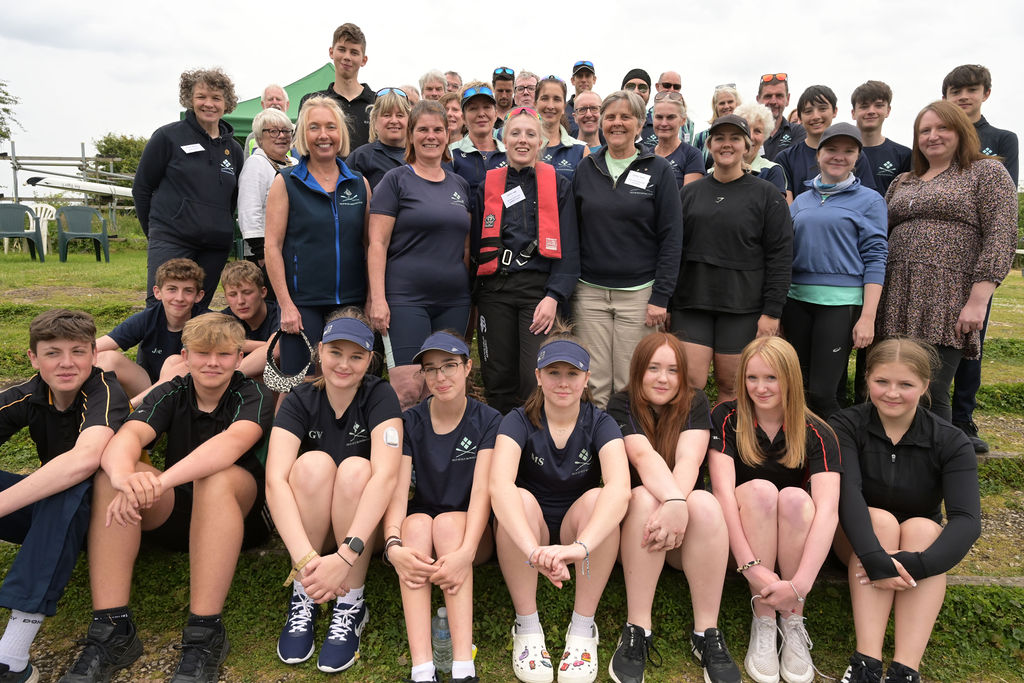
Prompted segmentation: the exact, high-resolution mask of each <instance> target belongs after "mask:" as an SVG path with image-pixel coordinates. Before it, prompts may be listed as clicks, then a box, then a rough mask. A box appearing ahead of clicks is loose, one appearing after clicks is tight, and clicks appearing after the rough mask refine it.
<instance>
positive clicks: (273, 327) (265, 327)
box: [221, 301, 281, 342]
mask: <svg viewBox="0 0 1024 683" xmlns="http://www.w3.org/2000/svg"><path fill="white" fill-rule="evenodd" d="M266 304H267V315H266V317H265V318H263V322H262V323H260V325H259V327H257V328H255V329H253V328H251V327H249V323H247V322H245V321H244V320H242V319H241V318H239V317H238V316H237V315H235V314H234V312H233V311H232V310H231V307H230V306H228V307H227V308H225V309H224V310H223V311H221V313H224V314H225V315H230V316H231V317H232V318H234V319H235V320H237V321H238V322H240V323H242V327H243V328H244V329H245V338H246V339H248V340H249V341H260V342H265V341H270V338H271V337H272V336H274V333H275V332H277V330H278V329H279V328H280V327H281V309H280V308H278V305H277V302H276V301H266Z"/></svg>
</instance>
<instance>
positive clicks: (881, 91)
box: [850, 81, 910, 197]
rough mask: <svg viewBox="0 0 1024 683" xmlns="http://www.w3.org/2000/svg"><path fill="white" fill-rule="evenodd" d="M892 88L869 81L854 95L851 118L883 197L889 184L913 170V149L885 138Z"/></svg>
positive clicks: (880, 82) (890, 109)
mask: <svg viewBox="0 0 1024 683" xmlns="http://www.w3.org/2000/svg"><path fill="white" fill-rule="evenodd" d="M891 104H892V88H890V87H889V86H888V85H886V84H885V83H883V82H882V81H867V82H865V83H862V84H860V85H858V86H857V87H856V88H855V89H854V91H853V94H851V95H850V105H851V106H852V107H853V110H852V111H851V116H852V117H853V120H854V122H855V123H856V124H857V129H858V130H860V135H861V139H862V140H863V141H864V148H863V150H862V151H863V153H864V156H866V157H867V159H868V163H870V165H871V172H872V173H873V174H874V178H875V186H876V189H877V190H878V192H879V194H881V195H882V196H883V197H884V196H885V193H886V191H887V190H888V189H889V183H891V182H892V181H893V179H894V178H895V177H896V176H898V175H899V174H900V173H906V172H907V171H909V170H910V148H909V147H904V146H903V145H901V144H899V143H898V142H893V141H892V140H889V139H888V138H886V137H885V136H883V135H882V124H883V123H885V119H886V118H888V116H889V113H890V112H891V111H892V107H891Z"/></svg>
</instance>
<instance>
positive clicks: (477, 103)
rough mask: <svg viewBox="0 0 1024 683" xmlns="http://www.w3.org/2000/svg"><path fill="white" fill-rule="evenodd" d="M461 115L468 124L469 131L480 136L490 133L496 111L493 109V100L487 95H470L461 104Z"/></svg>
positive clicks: (496, 115) (496, 114)
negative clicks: (467, 99)
mask: <svg viewBox="0 0 1024 683" xmlns="http://www.w3.org/2000/svg"><path fill="white" fill-rule="evenodd" d="M462 115H463V117H464V118H465V119H466V125H467V126H469V132H470V133H472V134H473V135H475V136H476V137H478V138H481V137H484V136H487V135H490V134H491V131H492V130H493V129H494V120H495V119H496V118H497V117H498V112H497V111H496V110H495V109H494V102H492V101H491V100H490V99H489V98H487V97H483V96H478V97H471V98H470V100H469V102H466V104H465V105H463V107H462Z"/></svg>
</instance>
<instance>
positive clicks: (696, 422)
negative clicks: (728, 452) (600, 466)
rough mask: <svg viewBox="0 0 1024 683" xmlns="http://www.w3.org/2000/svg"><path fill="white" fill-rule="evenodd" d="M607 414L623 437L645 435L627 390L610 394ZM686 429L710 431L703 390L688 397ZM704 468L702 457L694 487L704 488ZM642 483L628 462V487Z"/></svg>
mask: <svg viewBox="0 0 1024 683" xmlns="http://www.w3.org/2000/svg"><path fill="white" fill-rule="evenodd" d="M683 379H685V378H683ZM681 389H685V385H683V386H682V387H681ZM608 414H609V415H611V416H612V417H613V418H615V422H616V423H618V425H619V429H620V430H622V436H623V438H625V437H627V436H629V435H631V434H639V435H640V436H647V435H646V434H644V431H643V430H642V429H641V428H640V424H639V423H638V422H637V421H636V418H635V417H634V413H633V407H632V406H631V405H630V403H629V392H628V391H619V392H617V393H615V394H612V397H611V399H609V401H608ZM688 429H703V430H706V431H711V413H710V411H709V407H708V397H707V395H706V394H705V393H704V392H703V391H695V392H693V398H691V399H690V414H689V416H688V417H687V419H686V422H685V423H684V424H683V429H682V431H686V430H688ZM648 439H649V437H648ZM660 455H661V457H665V454H664V453H661V454H660ZM702 455H703V454H702ZM704 470H705V465H704V462H703V459H702V461H701V467H700V472H698V473H697V481H696V482H695V483H694V485H693V488H694V489H703V488H704ZM642 484H643V481H642V480H641V479H640V474H639V473H638V472H637V471H636V468H635V467H633V464H632V463H630V465H629V485H630V487H631V488H636V487H637V486H641V485H642Z"/></svg>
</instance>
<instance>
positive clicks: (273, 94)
mask: <svg viewBox="0 0 1024 683" xmlns="http://www.w3.org/2000/svg"><path fill="white" fill-rule="evenodd" d="M260 108H261V109H278V110H280V111H283V112H284V113H285V114H287V113H288V93H286V92H285V91H284V88H282V87H281V86H279V85H278V84H276V83H271V84H270V85H268V86H267V87H266V88H264V89H263V95H261V96H260ZM257 146H258V145H257V144H256V137H255V136H254V135H253V134H252V132H250V133H249V137H247V138H246V139H245V146H244V149H245V156H247V157H248V156H252V153H253V152H255V151H256V147H257Z"/></svg>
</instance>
